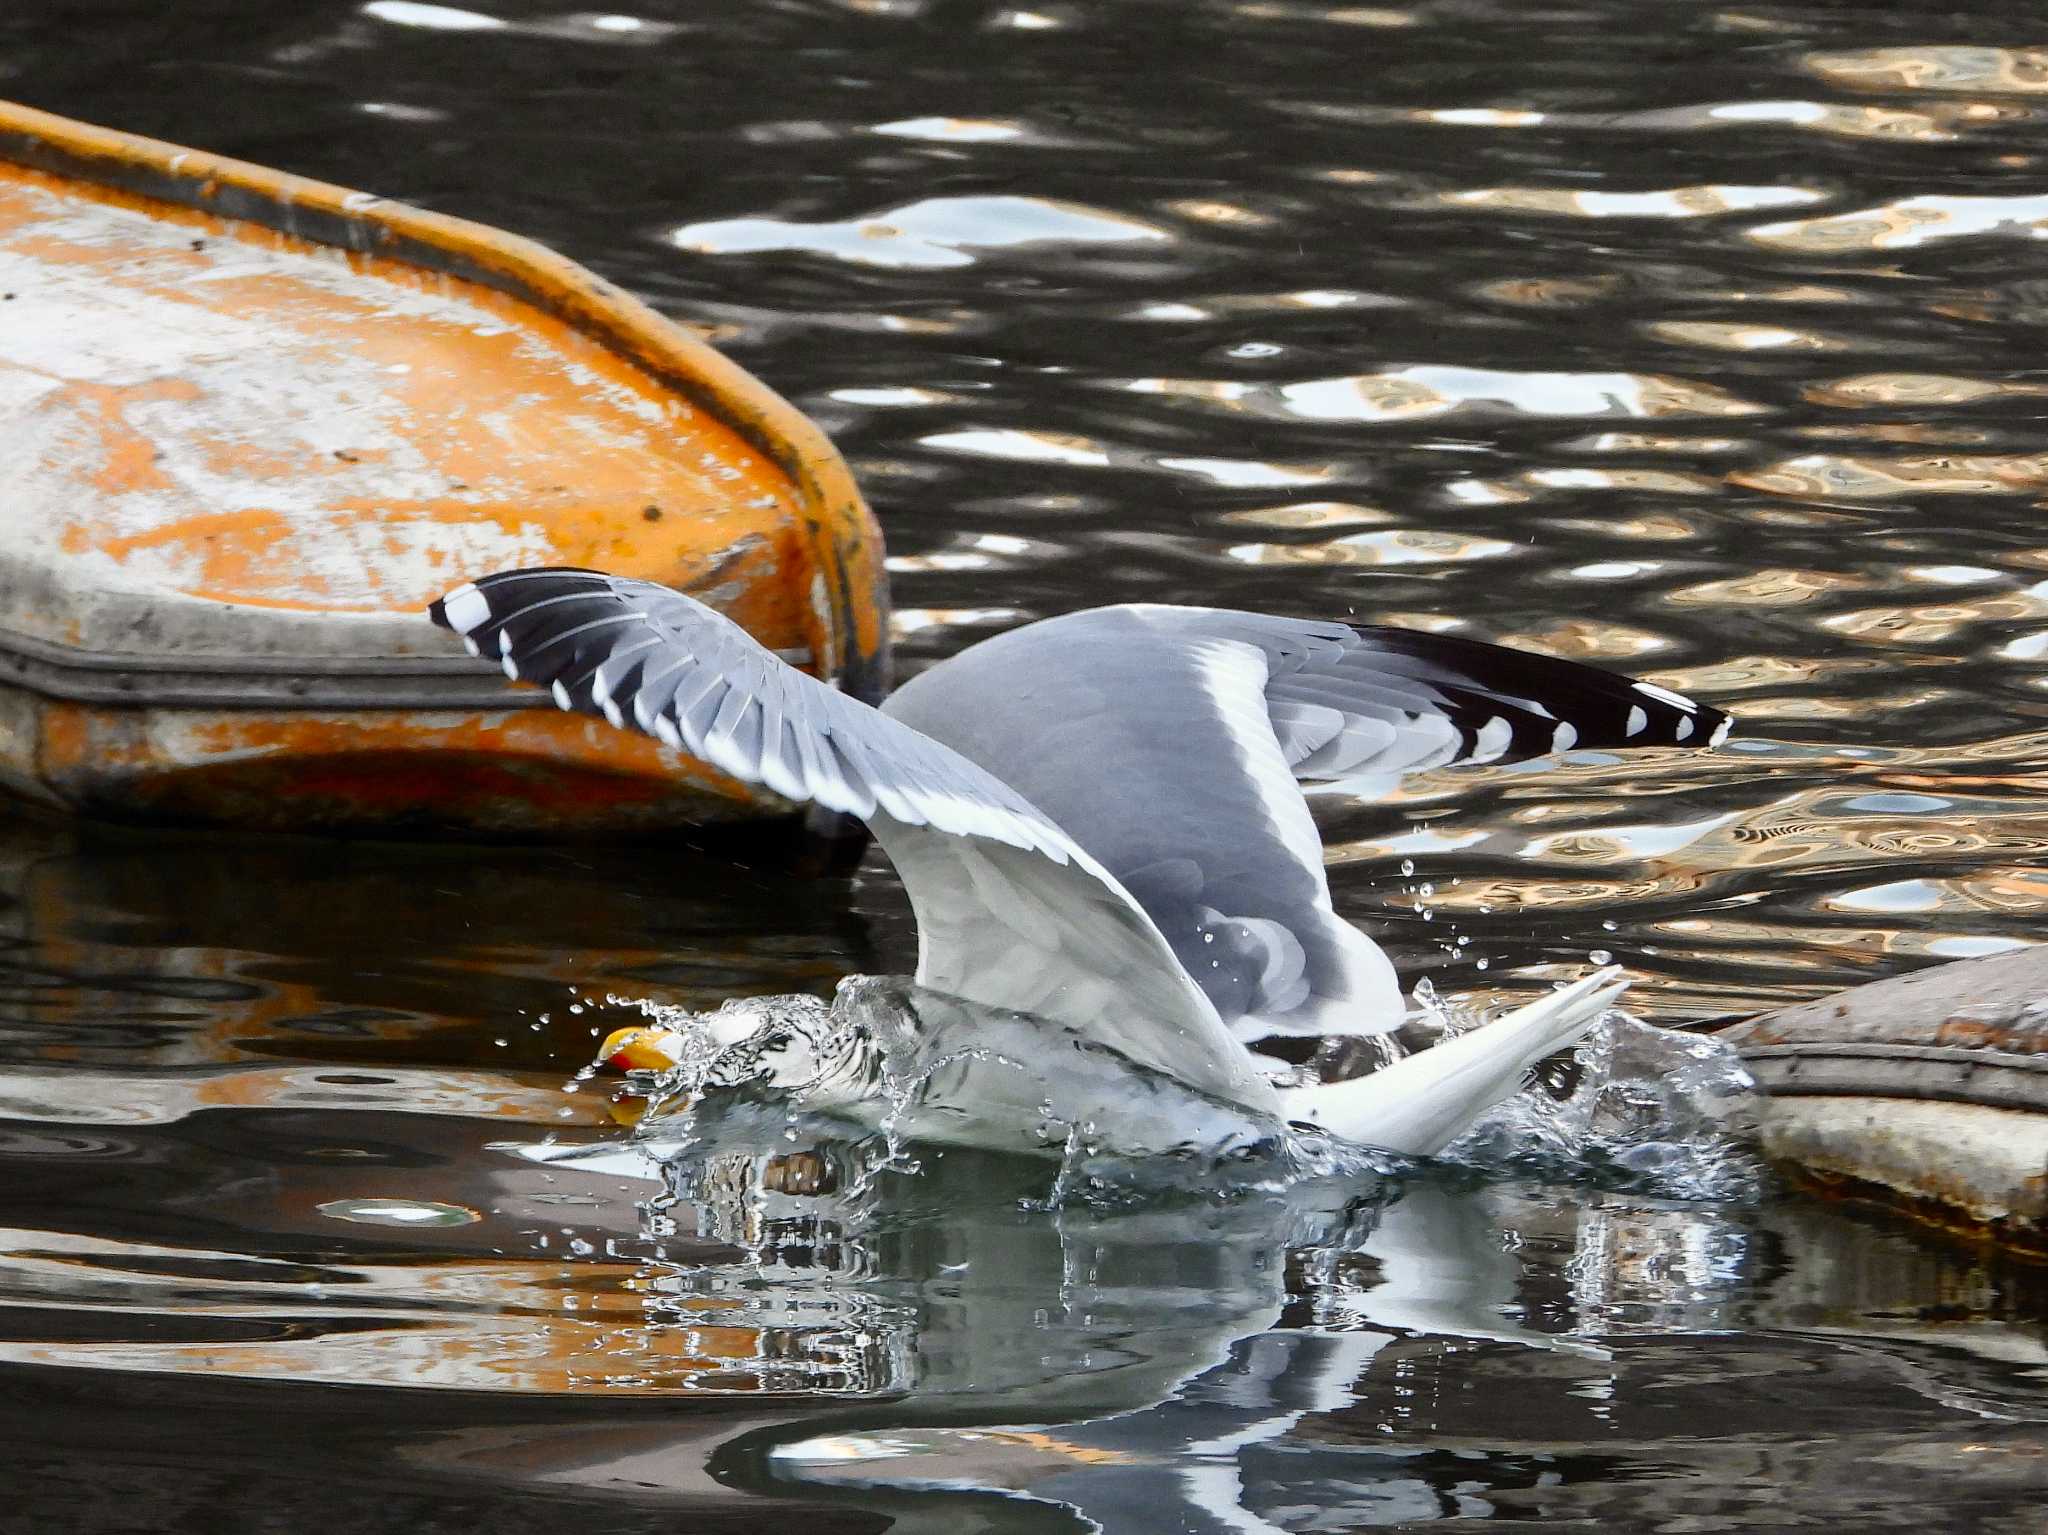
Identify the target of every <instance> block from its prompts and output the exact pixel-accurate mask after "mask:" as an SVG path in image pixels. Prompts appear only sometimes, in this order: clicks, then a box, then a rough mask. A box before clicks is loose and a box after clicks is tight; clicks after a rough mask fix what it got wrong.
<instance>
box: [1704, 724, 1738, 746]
mask: <svg viewBox="0 0 2048 1535" xmlns="http://www.w3.org/2000/svg"><path fill="white" fill-rule="evenodd" d="M1734 728H1735V721H1734V720H1733V719H1732V718H1730V719H1725V720H1723V721H1721V723H1720V724H1718V725H1716V726H1715V727H1714V733H1713V735H1711V736H1709V737H1708V738H1707V745H1709V746H1719V745H1720V744H1721V743H1722V742H1723V741H1725V740H1727V739H1728V732H1729V731H1731V730H1733V729H1734Z"/></svg>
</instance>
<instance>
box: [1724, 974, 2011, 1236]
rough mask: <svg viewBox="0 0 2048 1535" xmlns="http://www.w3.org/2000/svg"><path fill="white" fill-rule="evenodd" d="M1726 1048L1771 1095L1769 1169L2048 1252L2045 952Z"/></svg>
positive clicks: (1849, 994) (1805, 1018)
mask: <svg viewBox="0 0 2048 1535" xmlns="http://www.w3.org/2000/svg"><path fill="white" fill-rule="evenodd" d="M1721 1037H1722V1038H1723V1039H1725V1040H1726V1041H1728V1042H1729V1043H1730V1044H1732V1045H1734V1046H1736V1048H1737V1049H1739V1050H1740V1051H1741V1052H1742V1055H1743V1059H1744V1061H1745V1062H1746V1063H1747V1064H1748V1066H1749V1068H1750V1070H1751V1072H1752V1073H1754V1075H1755V1076H1756V1079H1757V1083H1758V1085H1759V1087H1761V1088H1762V1089H1763V1091H1764V1093H1765V1095H1766V1103H1765V1109H1764V1113H1763V1115H1762V1131H1763V1138H1764V1149H1765V1151H1766V1152H1767V1153H1768V1154H1769V1155H1770V1157H1771V1158H1772V1159H1773V1160H1774V1161H1776V1162H1778V1163H1780V1164H1781V1165H1784V1166H1788V1167H1790V1168H1792V1169H1794V1170H1795V1171H1796V1172H1799V1173H1803V1174H1806V1175H1809V1177H1810V1178H1811V1179H1814V1180H1817V1181H1819V1182H1821V1183H1822V1184H1824V1185H1831V1186H1837V1187H1846V1189H1847V1191H1848V1192H1852V1193H1868V1192H1870V1191H1873V1190H1875V1191H1879V1192H1881V1193H1882V1195H1883V1196H1884V1197H1885V1199H1886V1201H1887V1202H1888V1203H1892V1204H1896V1205H1898V1206H1900V1207H1902V1208H1904V1209H1906V1210H1907V1211H1908V1212H1910V1213H1913V1214H1916V1215H1920V1216H1926V1217H1932V1218H1934V1219H1936V1220H1939V1221H1942V1222H1944V1223H1950V1224H1953V1223H1956V1222H1958V1221H1960V1222H1962V1223H1965V1224H1968V1225H1971V1226H1974V1227H1981V1228H1984V1229H1985V1230H1987V1231H1988V1232H1989V1233H1990V1234H1992V1235H1994V1236H1996V1237H1999V1238H2000V1239H2002V1240H2006V1241H2009V1242H2013V1243H2015V1244H2018V1245H2024V1246H2029V1247H2042V1246H2048V948H2035V949H2023V950H2020V951H2018V952H2016V953H2011V954H1999V955H1994V956H1991V957H1989V958H1985V959H1971V960H1960V961H1956V962H1954V963H1951V964H1945V965H1937V966H1934V967H1933V968H1931V969H1927V970H1919V971H1915V972H1914V973H1912V974H1910V975H1902V976H1894V977H1892V978H1891V979H1889V980H1884V981H1876V982H1873V983H1871V984H1870V985H1867V986H1858V987H1855V988H1852V989H1851V990H1848V991H1844V992H1837V993H1836V994H1835V995H1833V996H1829V997H1822V998H1820V999H1819V1000H1817V1001H1814V1002H1805V1003H1801V1004H1799V1005H1797V1006H1794V1007H1786V1008H1780V1009H1778V1010H1776V1011H1775V1012H1770V1013H1765V1014H1763V1015H1762V1016H1760V1017H1757V1018H1752V1019H1750V1020H1748V1021H1746V1022H1744V1023H1740V1024H1736V1025H1735V1026H1733V1027H1732V1028H1729V1029H1727V1030H1725V1031H1723V1033H1722V1035H1721Z"/></svg>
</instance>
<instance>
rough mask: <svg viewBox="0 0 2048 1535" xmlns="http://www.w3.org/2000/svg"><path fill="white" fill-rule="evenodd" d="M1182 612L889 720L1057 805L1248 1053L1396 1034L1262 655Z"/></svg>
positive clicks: (964, 661) (942, 683)
mask: <svg viewBox="0 0 2048 1535" xmlns="http://www.w3.org/2000/svg"><path fill="white" fill-rule="evenodd" d="M1188 611H1189V610H1186V609H1173V608H1160V609H1143V608H1129V607H1125V608H1098V609H1095V610H1092V611H1090V612H1085V613H1074V614H1069V615H1067V616H1065V617H1062V618H1056V619H1049V620H1046V621H1045V622H1042V623H1037V624H1031V625H1028V626H1026V627H1025V628H1022V629H1015V630H1012V631H1010V632H1009V633H1008V634H1003V635H998V636H996V637H995V638H994V639H990V640H985V641H983V642H982V643H981V644H979V645H975V646H972V647H970V648H969V649H967V650H964V651H962V652H961V653H960V654H959V655H957V656H955V657H953V658H951V659H950V660H947V661H944V662H942V663H940V664H939V665H938V666H935V667H933V668H931V669H930V670H929V671H927V672H925V673H923V674H922V675H921V676H919V677H916V678H914V679H913V680H912V681H910V682H909V683H907V684H905V685H904V686H903V687H902V688H900V689H898V690H897V692H896V693H895V694H893V695H892V696H891V697H890V698H889V699H888V701H887V702H886V703H884V704H883V709H884V710H885V712H887V713H888V714H890V715H892V716H894V717H895V718H897V719H900V720H903V721H905V722H906V723H908V724H911V725H914V726H916V727H917V729H919V730H920V731H922V732H924V733H925V734H927V735H929V736H931V737H933V738H934V739H935V740H939V741H942V742H944V743H945V744H946V745H948V746H950V747H952V748H953V749H954V750H955V751H958V752H959V753H960V754H961V755H962V756H964V757H966V758H968V759H969V760H970V761H972V762H976V763H979V764H980V765H981V766H982V767H984V768H986V769H988V770H989V771H991V772H995V773H999V774H1000V775H1001V776H1002V777H1003V778H1004V780H1005V781H1007V782H1008V783H1010V784H1011V785H1012V786H1014V787H1015V788H1016V789H1017V791H1018V792H1019V793H1021V794H1023V795H1025V796H1027V797H1028V798H1029V799H1030V800H1031V802H1032V803H1033V804H1035V805H1038V806H1040V807H1041V808H1045V807H1055V806H1056V807H1057V808H1056V809H1048V810H1047V813H1048V814H1050V815H1051V816H1053V817H1054V818H1055V819H1056V820H1057V821H1058V822H1059V824H1060V826H1061V827H1062V828H1063V829H1064V830H1065V831H1066V832H1067V833H1068V835H1070V836H1071V837H1073V838H1074V839H1075V841H1076V842H1078V843H1079V844H1080V845H1081V846H1082V847H1085V848H1086V849H1087V850H1088V851H1089V852H1090V853H1091V854H1093V855H1094V857H1095V858H1096V859H1097V860H1098V861H1099V862H1100V863H1101V864H1102V865H1103V866H1104V867H1105V868H1106V869H1108V870H1109V871H1110V872H1111V873H1112V874H1113V875H1114V877H1115V878H1116V879H1117V880H1118V882H1119V883H1120V884H1121V885H1122V886H1123V887H1124V888H1125V889H1126V890H1128V891H1129V892H1130V893H1131V894H1132V895H1133V896H1135V897H1136V898H1137V899H1138V901H1139V902H1141V903H1142V904H1143V905H1144V907H1145V910H1146V911H1147V912H1148V913H1149V914H1150V916H1151V918H1152V920H1153V923H1154V925H1155V926H1156V927H1157V928H1158V929H1159V931H1160V933H1161V934H1162V935H1163V936H1164V938H1165V940H1166V942H1167V943H1168V945H1170V946H1171V948H1172V949H1173V952H1174V953H1175V954H1176V955H1177V956H1178V958H1179V960H1180V963H1181V965H1182V966H1183V968H1184V969H1185V970H1186V971H1187V972H1188V973H1189V974H1190V975H1192V976H1193V977H1194V979H1195V982H1196V984H1198V985H1199V986H1201V988H1202V989H1203V991H1204V992H1206V993H1207V995H1208V998H1209V1001H1210V1003H1211V1004H1212V1005H1213V1006H1214V1007H1215V1009H1216V1011H1217V1013H1218V1014H1219V1015H1220V1016H1221V1018H1222V1019H1223V1021H1224V1022H1225V1023H1227V1024H1229V1025H1230V1026H1231V1028H1232V1030H1233V1031H1234V1032H1235V1033H1236V1034H1237V1036H1238V1038H1240V1039H1244V1040H1255V1039H1259V1038H1262V1037H1264V1036H1267V1035H1272V1034H1298V1035H1299V1034H1326V1033H1375V1032H1381V1031H1384V1030H1387V1029H1391V1028H1394V1027H1396V1026H1398V1025H1399V1023H1400V1021H1401V1018H1402V1015H1403V1006H1402V1002H1401V995H1400V987H1399V984H1398V982H1397V980H1396V978H1395V975H1394V969H1393V966H1392V965H1391V964H1390V963H1389V962H1388V960H1387V958H1386V956H1385V955H1384V954H1382V953H1381V952H1380V950H1379V947H1378V946H1377V945H1376V944H1374V943H1373V942H1372V941H1371V940H1370V939H1369V938H1367V937H1366V936H1365V935H1364V934H1363V933H1361V932H1359V931H1358V930H1357V929H1356V928H1354V927H1352V926H1351V925H1350V924H1349V923H1347V922H1345V921H1343V920H1342V919H1340V918H1339V917H1338V916H1337V915H1336V913H1335V912H1334V911H1333V910H1332V909H1331V905H1330V890H1329V884H1328V882H1327V880H1326V879H1325V877H1324V873H1323V845H1322V839H1321V837H1320V835H1319V834H1318V833H1317V830H1316V826H1315V822H1314V820H1313V819H1312V818H1311V817H1310V815H1309V809H1308V804H1307V802H1306V801H1305V800H1304V799H1303V798H1302V794H1301V790H1300V788H1299V786H1298V785H1297V784H1296V782H1295V778H1294V774H1293V772H1292V770H1291V769H1290V768H1289V766H1288V762H1287V758H1286V756H1285V754H1284V753H1283V752H1282V749H1281V746H1280V742H1279V740H1278V738H1277V737H1276V736H1275V734H1274V731H1273V727H1272V724H1271V722H1270V720H1269V718H1268V715H1267V703H1266V689H1267V687H1268V685H1269V681H1270V678H1269V669H1268V665H1267V660H1266V654H1265V652H1264V651H1263V650H1262V649H1260V647H1258V646H1257V645H1255V644H1251V643H1248V642H1246V641H1244V640H1242V639H1240V638H1238V637H1236V636H1234V635H1230V634H1225V633H1220V632H1203V631H1201V630H1199V629H1198V628H1191V627H1189V626H1187V625H1185V624H1183V623H1182V622H1181V621H1180V620H1181V617H1182V615H1185V614H1186V613H1187V612H1188ZM1155 615H1167V616H1168V617H1169V619H1170V620H1171V621H1170V622H1164V623H1162V622H1155V621H1154V619H1155Z"/></svg>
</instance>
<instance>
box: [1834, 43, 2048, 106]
mask: <svg viewBox="0 0 2048 1535" xmlns="http://www.w3.org/2000/svg"><path fill="white" fill-rule="evenodd" d="M1804 62H1805V65H1806V67H1807V68H1808V69H1810V70H1812V71H1813V73H1815V74H1816V75H1819V76H1820V77H1821V78H1822V79H1824V80H1827V81H1829V82H1830V83H1831V84H1835V85H1844V86H1848V87H1850V88H1851V89H1854V90H1869V91H1893V90H1903V91H1984V90H1990V91H2008V92H2012V93H2014V94H2016V95H2041V94H2048V49H2042V48H1996V47H1987V46H1984V45H1981V44H1962V43H1954V44H1937V43H1919V44H1915V45H1913V46H1911V47H1905V48H1854V49H1845V50H1842V51H1838V52H1815V53H1809V54H1807V55H1806V57H1805V60H1804Z"/></svg>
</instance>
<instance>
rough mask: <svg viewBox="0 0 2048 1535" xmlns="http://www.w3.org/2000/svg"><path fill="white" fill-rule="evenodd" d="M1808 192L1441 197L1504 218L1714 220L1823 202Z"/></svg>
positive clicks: (1520, 190) (1544, 191) (1554, 190)
mask: <svg viewBox="0 0 2048 1535" xmlns="http://www.w3.org/2000/svg"><path fill="white" fill-rule="evenodd" d="M1821 197H1822V194H1821V193H1819V192H1813V191H1809V190H1807V189H1806V188H1804V187H1783V186H1778V187H1738V186H1686V187H1670V188H1666V189H1662V190H1656V191H1644V192H1607V191H1598V192H1595V191H1571V190H1566V189H1563V188H1558V187H1479V188H1475V189H1473V190H1471V191H1464V192H1442V193H1439V194H1437V200H1438V201H1440V202H1442V203H1444V204H1447V205H1449V206H1452V207H1458V208H1484V209H1487V210H1489V211H1497V212H1503V213H1547V214H1553V215H1556V216H1559V217H1563V218H1585V219H1601V218H1627V219H1686V218H1715V217H1718V216H1719V215H1721V214H1724V213H1742V212H1748V211H1751V210H1754V209H1760V208H1789V207H1796V206H1799V205H1801V204H1804V203H1815V202H1819V201H1820V200H1821Z"/></svg>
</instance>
